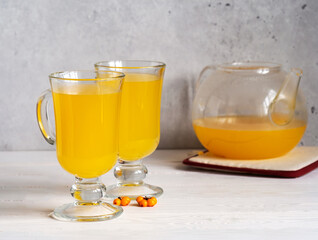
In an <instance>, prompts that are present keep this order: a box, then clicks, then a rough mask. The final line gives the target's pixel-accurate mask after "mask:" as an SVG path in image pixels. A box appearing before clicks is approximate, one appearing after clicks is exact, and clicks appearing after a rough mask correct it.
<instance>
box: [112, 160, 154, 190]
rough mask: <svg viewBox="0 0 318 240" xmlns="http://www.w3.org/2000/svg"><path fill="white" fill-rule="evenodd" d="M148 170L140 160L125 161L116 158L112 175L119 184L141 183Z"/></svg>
mask: <svg viewBox="0 0 318 240" xmlns="http://www.w3.org/2000/svg"><path fill="white" fill-rule="evenodd" d="M147 173H148V170H147V168H146V166H145V165H143V163H142V160H137V161H125V160H122V159H120V160H118V165H117V166H116V167H115V169H114V175H115V177H116V179H117V182H118V184H120V185H142V184H143V179H144V178H145V177H146V174H147Z"/></svg>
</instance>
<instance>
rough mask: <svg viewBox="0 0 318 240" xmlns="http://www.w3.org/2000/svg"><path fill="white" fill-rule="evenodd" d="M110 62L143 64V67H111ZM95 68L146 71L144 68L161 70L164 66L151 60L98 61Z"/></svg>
mask: <svg viewBox="0 0 318 240" xmlns="http://www.w3.org/2000/svg"><path fill="white" fill-rule="evenodd" d="M112 62H127V63H134V62H136V63H139V64H140V63H144V65H143V66H134V67H130V66H129V67H123V66H112V65H111V64H110V63H112ZM94 66H95V67H107V68H120V69H146V68H162V67H165V66H166V64H165V63H163V62H160V61H151V60H106V61H99V62H97V63H95V64H94Z"/></svg>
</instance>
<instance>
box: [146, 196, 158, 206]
mask: <svg viewBox="0 0 318 240" xmlns="http://www.w3.org/2000/svg"><path fill="white" fill-rule="evenodd" d="M155 205H156V200H154V199H152V198H150V199H148V200H147V206H148V207H153V206H155Z"/></svg>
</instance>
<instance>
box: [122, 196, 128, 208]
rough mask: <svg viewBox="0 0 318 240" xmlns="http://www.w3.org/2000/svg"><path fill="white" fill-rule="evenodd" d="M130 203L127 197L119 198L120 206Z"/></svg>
mask: <svg viewBox="0 0 318 240" xmlns="http://www.w3.org/2000/svg"><path fill="white" fill-rule="evenodd" d="M129 203H130V198H129V197H122V198H121V205H122V206H127V205H128V204H129Z"/></svg>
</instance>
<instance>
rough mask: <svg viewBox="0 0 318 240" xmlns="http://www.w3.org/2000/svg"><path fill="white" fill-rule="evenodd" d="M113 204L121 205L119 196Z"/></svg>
mask: <svg viewBox="0 0 318 240" xmlns="http://www.w3.org/2000/svg"><path fill="white" fill-rule="evenodd" d="M113 204H115V205H117V206H120V204H121V200H120V199H119V198H116V199H114V201H113Z"/></svg>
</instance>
